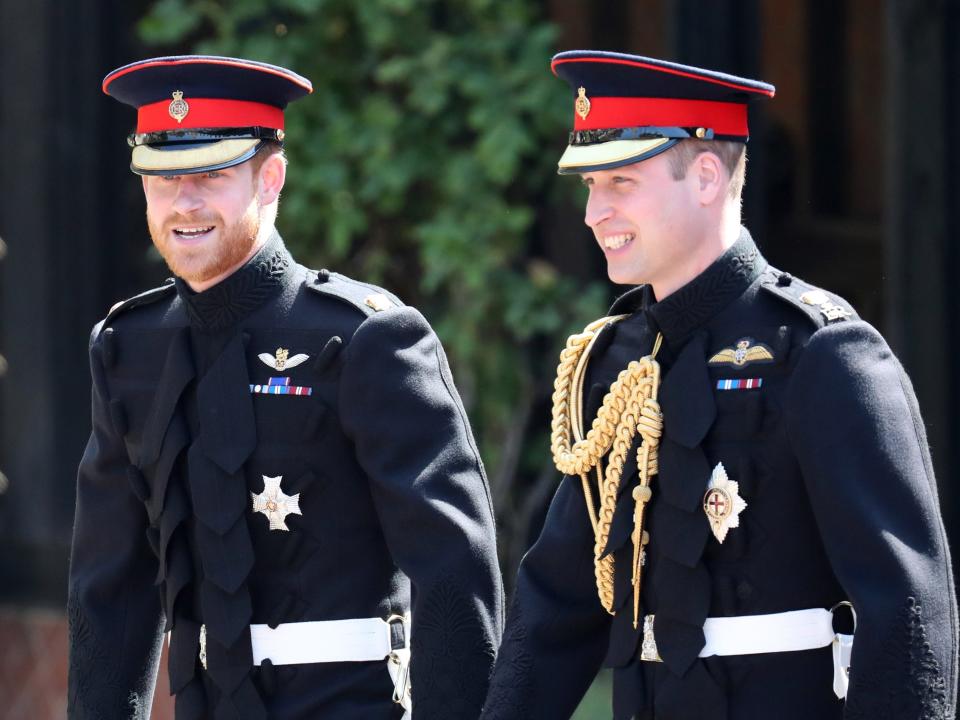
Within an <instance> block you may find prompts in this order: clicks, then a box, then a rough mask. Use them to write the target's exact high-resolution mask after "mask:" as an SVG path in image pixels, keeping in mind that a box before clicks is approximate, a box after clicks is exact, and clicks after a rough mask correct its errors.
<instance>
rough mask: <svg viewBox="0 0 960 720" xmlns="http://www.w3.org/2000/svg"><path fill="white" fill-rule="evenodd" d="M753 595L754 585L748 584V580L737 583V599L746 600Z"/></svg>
mask: <svg viewBox="0 0 960 720" xmlns="http://www.w3.org/2000/svg"><path fill="white" fill-rule="evenodd" d="M751 595H753V585H751V584H750V583H748V582H747V581H746V580H741V581H740V582H738V583H737V597H738V598H740V599H741V600H746V599H747V598H749V597H750V596H751Z"/></svg>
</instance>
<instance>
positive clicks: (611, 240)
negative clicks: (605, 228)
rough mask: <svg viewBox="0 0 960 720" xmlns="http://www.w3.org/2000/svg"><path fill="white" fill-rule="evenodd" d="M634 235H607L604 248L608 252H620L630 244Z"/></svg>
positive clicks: (604, 239)
mask: <svg viewBox="0 0 960 720" xmlns="http://www.w3.org/2000/svg"><path fill="white" fill-rule="evenodd" d="M633 238H634V234H633V233H620V234H619V235H607V236H606V237H604V238H603V247H605V248H606V249H607V250H619V249H620V248H622V247H623V246H624V245H626V244H627V243H628V242H630V241H631V240H633Z"/></svg>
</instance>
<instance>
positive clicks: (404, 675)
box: [387, 615, 410, 705]
mask: <svg viewBox="0 0 960 720" xmlns="http://www.w3.org/2000/svg"><path fill="white" fill-rule="evenodd" d="M394 625H399V626H400V629H401V630H402V631H403V645H401V646H400V647H395V643H394V640H393V626H394ZM387 632H388V633H389V635H390V655H389V656H388V657H387V662H389V663H393V664H394V665H396V666H397V680H396V682H395V683H394V685H393V702H395V703H397V704H398V705H403V704H404V700H405V698H406V696H407V695H408V694H409V692H410V650H409V642H408V640H407V618H406V617H404V616H403V615H391V616H390V617H388V618H387Z"/></svg>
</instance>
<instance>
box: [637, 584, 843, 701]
mask: <svg viewBox="0 0 960 720" xmlns="http://www.w3.org/2000/svg"><path fill="white" fill-rule="evenodd" d="M840 605H845V606H848V607H850V609H851V611H852V610H853V608H852V606H850V603H847V602H844V603H840V604H839V605H837V606H835V607H834V608H833V610H836V608H837V607H840ZM833 610H825V609H823V608H811V609H809V610H791V611H789V612H782V613H773V614H770V615H740V616H738V617H717V618H707V619H706V621H705V622H704V623H703V635H704V638H705V640H706V642H705V644H704V646H703V649H702V650H701V651H700V657H710V656H712V655H756V654H759V653H775V652H795V651H798V650H815V649H817V648H824V647H827V646H828V645H832V646H833V669H834V677H833V690H834V692H835V693H836V695H837V697H839V698H844V697H846V695H847V686H848V684H849V673H850V654H851V651H852V649H853V635H843V634H840V633H838V632H836V631H835V630H834V629H833ZM654 619H655V616H653V615H647V616H646V617H645V618H644V623H643V643H642V645H641V650H640V659H641V660H647V661H651V662H660V661H661V658H660V654H659V653H658V652H657V643H656V637H655V631H654ZM854 624H856V614H854Z"/></svg>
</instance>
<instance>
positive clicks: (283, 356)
mask: <svg viewBox="0 0 960 720" xmlns="http://www.w3.org/2000/svg"><path fill="white" fill-rule="evenodd" d="M257 357H258V358H260V362H262V363H263V364H264V365H266V366H267V367H269V368H273V369H274V370H277V371H279V372H283V371H284V370H286V369H288V368H295V367H296V366H297V365H300V364H301V363H304V362H306V361H307V360H309V359H310V356H309V355H307V354H306V353H297V354H296V355H294V356H293V357H290V351H289V350H288V349H286V348H277V352H276V353H274V354H273V355H271V354H270V353H260V354H259V355H257Z"/></svg>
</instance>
